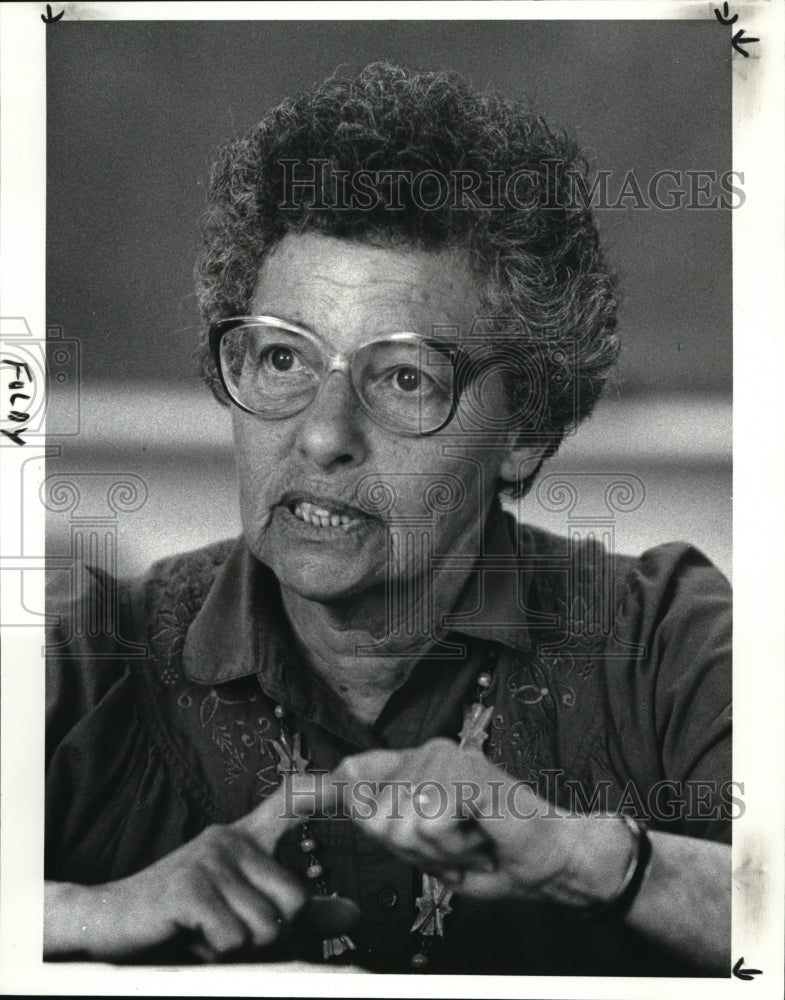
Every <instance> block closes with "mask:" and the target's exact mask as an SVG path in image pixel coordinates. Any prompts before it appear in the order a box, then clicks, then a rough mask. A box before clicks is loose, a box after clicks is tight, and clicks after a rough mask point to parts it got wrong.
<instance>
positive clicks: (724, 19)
mask: <svg viewBox="0 0 785 1000" xmlns="http://www.w3.org/2000/svg"><path fill="white" fill-rule="evenodd" d="M714 16H715V17H716V18H717V20H718V21H719V22H720V24H735V23H736V22H737V21H738V19H739V15H738V14H734V15H733V17H728V5H727V4H726V3H724V4H723V5H722V13H721V14H720V12H719V10H718V9H717V8H716V7H715V8H714Z"/></svg>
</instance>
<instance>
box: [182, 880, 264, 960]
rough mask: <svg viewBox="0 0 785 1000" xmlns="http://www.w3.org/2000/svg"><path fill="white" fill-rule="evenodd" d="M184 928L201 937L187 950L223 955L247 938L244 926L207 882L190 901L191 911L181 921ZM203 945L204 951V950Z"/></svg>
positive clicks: (239, 945)
mask: <svg viewBox="0 0 785 1000" xmlns="http://www.w3.org/2000/svg"><path fill="white" fill-rule="evenodd" d="M181 926H182V927H184V928H185V929H186V930H189V931H195V932H196V933H197V934H198V935H199V938H201V940H199V939H197V940H196V941H193V942H192V944H191V950H192V951H193V952H194V953H195V954H199V955H200V957H201V956H202V955H203V954H208V953H209V954H212V955H216V956H223V955H227V954H229V953H231V952H233V951H237V950H239V949H240V948H242V947H243V946H244V945H245V944H246V943H247V941H248V929H247V928H246V926H245V924H244V923H243V922H242V921H241V920H240V919H239V917H238V916H237V915H236V914H235V913H234V912H233V911H232V909H231V907H230V906H229V905H228V904H227V902H226V901H225V899H224V897H223V895H222V894H221V893H220V892H219V891H218V889H217V888H216V887H215V886H214V885H212V884H211V883H209V882H206V883H205V884H204V885H203V886H202V887H201V892H200V894H199V897H198V898H197V899H196V900H195V901H194V912H193V914H192V916H191V917H190V918H187V919H186V920H184V921H182V923H181ZM205 947H206V949H207V951H205Z"/></svg>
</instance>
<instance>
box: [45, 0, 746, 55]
mask: <svg viewBox="0 0 785 1000" xmlns="http://www.w3.org/2000/svg"><path fill="white" fill-rule="evenodd" d="M63 14H65V8H63V9H62V10H61V11H60V13H59V14H52V8H51V7H50V6H49V4H47V5H46V14H42V15H41V20H42V21H43V22H44V24H54V23H55V21H59V20H60V18H61V17H62V16H63ZM745 55H746V53H745Z"/></svg>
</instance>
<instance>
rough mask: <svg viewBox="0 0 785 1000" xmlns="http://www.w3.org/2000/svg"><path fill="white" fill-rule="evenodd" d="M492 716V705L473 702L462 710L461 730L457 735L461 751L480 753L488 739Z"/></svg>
mask: <svg viewBox="0 0 785 1000" xmlns="http://www.w3.org/2000/svg"><path fill="white" fill-rule="evenodd" d="M492 715H493V705H487V706H486V705H483V704H482V702H479V701H475V702H473V703H472V704H471V705H469V706H468V708H466V709H465V710H464V713H463V729H462V730H461V731H460V733H458V739H459V744H458V745H459V746H460V748H461V750H476V751H477V752H478V753H482V748H483V746H484V744H485V741H486V740H487V739H488V724H489V723H490V721H491V716H492Z"/></svg>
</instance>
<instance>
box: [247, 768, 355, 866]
mask: <svg viewBox="0 0 785 1000" xmlns="http://www.w3.org/2000/svg"><path fill="white" fill-rule="evenodd" d="M341 791H342V783H340V782H335V781H333V780H331V776H330V775H329V774H327V773H325V772H324V771H321V772H320V771H317V772H308V773H307V774H300V773H286V774H284V775H283V776H282V780H281V784H280V785H279V786H278V788H276V789H275V791H274V792H273V793H272V795H269V796H268V797H267V798H266V799H265V800H264V802H261V803H260V804H259V805H258V806H257V807H256V808H255V809H253V810H251V812H249V813H248V814H247V815H246V816H243V817H242V819H239V820H237V823H236V825H237V826H238V827H240V828H241V829H244V830H245V831H246V832H248V833H251V834H252V835H253V836H254V837H256V838H257V840H259V842H260V843H261V844H262V845H263V846H264V847H266V848H267V849H269V850H272V848H274V847H275V845H276V844H277V843H278V841H279V840H280V838H281V837H282V836H283V835H284V833H286V831H287V830H290V829H291V828H292V827H295V826H298V825H299V824H300V823H306V822H307V821H308V820H310V819H316V818H318V817H324V816H336V815H339V814H340V812H341V808H342V795H341Z"/></svg>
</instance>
